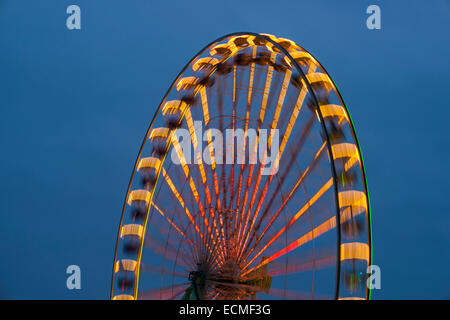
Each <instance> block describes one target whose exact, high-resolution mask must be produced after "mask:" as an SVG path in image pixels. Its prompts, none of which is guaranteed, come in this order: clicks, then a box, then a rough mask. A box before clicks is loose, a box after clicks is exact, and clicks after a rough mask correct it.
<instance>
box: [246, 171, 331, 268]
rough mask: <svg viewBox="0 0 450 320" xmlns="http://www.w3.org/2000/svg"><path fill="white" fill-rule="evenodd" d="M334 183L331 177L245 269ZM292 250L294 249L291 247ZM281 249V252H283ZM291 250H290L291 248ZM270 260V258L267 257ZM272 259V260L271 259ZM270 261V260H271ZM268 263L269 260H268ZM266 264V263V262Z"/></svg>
mask: <svg viewBox="0 0 450 320" xmlns="http://www.w3.org/2000/svg"><path fill="white" fill-rule="evenodd" d="M332 185H333V178H330V180H328V181H327V183H325V184H324V185H323V186H322V187H321V188H320V189H319V191H318V192H317V193H316V194H315V195H314V196H313V197H312V198H311V199H310V200H309V201H308V202H307V203H306V204H305V205H304V206H303V207H302V208H301V209H300V210H299V211H298V212H297V213H296V214H295V215H294V217H292V218H291V220H290V221H289V223H288V224H286V225H285V226H284V227H282V228H281V229H280V230H279V231H278V232H277V233H276V234H275V235H274V236H273V237H272V238H271V239H270V240H269V241H268V242H267V243H266V244H265V245H264V247H263V248H262V249H261V250H260V251H259V252H258V253H257V254H256V255H255V256H254V257H253V258H252V259H251V260H250V261H249V262H247V264H246V265H245V266H244V269H246V268H247V267H248V266H249V265H250V264H251V263H252V262H253V261H255V259H256V258H257V257H259V256H260V255H261V254H262V253H263V252H264V251H265V250H266V249H267V248H268V247H269V246H270V245H272V244H273V243H274V242H275V240H277V239H278V238H279V237H280V236H281V235H282V234H283V233H284V232H285V231H286V230H287V229H288V228H289V227H291V226H292V224H293V223H294V222H295V221H297V220H298V219H299V218H300V216H302V215H303V214H304V213H305V212H306V210H308V209H309V208H310V207H311V206H312V205H313V204H314V203H315V202H316V201H317V200H318V199H319V198H320V197H321V196H322V195H323V194H324V193H325V192H326V191H328V190H329V189H330V188H331V186H332ZM261 238H262V237H259V238H258V240H261ZM258 240H257V242H259V241H258ZM291 250H292V249H291ZM282 251H283V250H281V251H280V252H282ZM289 251H290V250H289ZM266 260H267V261H268V259H266ZM270 261H271V260H270ZM270 261H268V262H270ZM266 263H267V262H266ZM264 264H265V263H264Z"/></svg>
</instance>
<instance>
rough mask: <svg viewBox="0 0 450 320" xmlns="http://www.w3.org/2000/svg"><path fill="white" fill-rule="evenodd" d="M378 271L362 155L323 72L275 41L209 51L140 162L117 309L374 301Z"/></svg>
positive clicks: (250, 40)
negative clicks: (198, 302)
mask: <svg viewBox="0 0 450 320" xmlns="http://www.w3.org/2000/svg"><path fill="white" fill-rule="evenodd" d="M370 263H371V231H370V209H369V198H368V192H367V186H366V180H365V173H364V167H363V162H362V157H361V152H360V149H359V145H358V141H357V138H356V134H355V130H354V128H353V124H352V121H351V119H350V115H349V113H348V111H347V108H346V106H345V104H344V102H343V100H342V98H341V96H340V94H339V92H338V90H337V88H336V86H335V84H334V82H333V81H332V79H331V77H330V76H329V75H328V73H327V72H326V71H325V69H324V68H323V67H322V66H321V65H320V63H319V62H318V61H317V60H316V59H315V58H314V57H313V56H312V55H311V54H309V53H308V52H307V51H306V50H304V49H303V48H301V47H299V46H298V45H297V44H295V43H294V42H292V41H291V40H288V39H283V38H277V37H275V36H272V35H268V34H256V33H235V34H231V35H227V36H224V37H221V38H219V39H217V40H216V41H214V42H213V43H211V44H210V45H208V46H207V47H205V48H204V49H203V50H201V51H200V52H199V53H198V54H197V55H196V56H195V57H194V58H193V59H192V60H191V61H190V62H189V63H188V64H187V65H186V66H185V68H184V69H183V70H182V71H181V73H180V74H179V75H178V77H177V78H176V79H175V81H174V82H173V83H172V85H171V86H170V88H169V90H168V92H167V93H166V95H165V96H164V98H163V99H162V102H161V104H160V106H159V107H158V110H157V112H156V114H155V116H154V118H153V120H152V121H151V123H150V127H149V129H148V131H147V133H146V135H145V139H144V142H143V143H142V146H141V149H140V151H139V154H138V157H137V160H136V163H135V166H134V169H133V173H132V176H131V180H130V184H129V187H128V191H127V194H126V198H125V203H124V206H123V210H122V217H121V221H120V226H119V231H118V236H117V243H116V251H115V257H114V265H113V277H112V284H111V298H112V299H115V300H119V299H367V298H369V297H370V290H369V289H368V288H367V286H366V278H367V275H366V269H367V267H368V265H370Z"/></svg>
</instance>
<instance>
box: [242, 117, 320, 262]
mask: <svg viewBox="0 0 450 320" xmlns="http://www.w3.org/2000/svg"><path fill="white" fill-rule="evenodd" d="M312 119H313V116H312V115H311V117H310V120H309V121H308V123H307V125H306V128H305V131H304V135H303V136H302V137H301V138H300V139H299V142H298V143H296V149H295V150H294V151H293V152H292V155H291V157H290V160H289V162H288V164H287V165H286V170H285V172H284V173H283V175H282V177H281V179H280V180H281V183H278V184H277V186H276V189H275V190H274V192H273V193H272V196H271V198H270V200H269V202H268V203H267V205H266V208H265V210H264V211H263V213H262V214H261V217H260V219H259V221H258V222H256V227H255V228H253V230H252V232H251V236H250V242H249V243H252V241H253V239H254V238H255V236H256V232H257V231H258V230H259V228H260V226H261V224H262V222H263V221H264V218H265V217H266V215H267V213H268V212H269V210H270V208H271V206H272V204H273V203H274V200H275V197H276V196H277V194H278V192H279V191H280V188H281V186H282V184H283V182H284V180H285V179H286V177H287V175H288V173H289V172H290V169H291V167H292V165H293V164H294V163H295V159H296V156H297V154H298V153H299V152H300V150H301V148H302V146H303V144H304V142H305V140H306V135H307V134H308V132H309V131H310V129H311V127H312V123H313V122H312ZM324 145H325V144H324ZM324 145H323V146H322V147H321V148H320V149H319V151H318V152H317V154H316V156H315V157H314V159H313V160H312V162H311V163H310V165H309V166H308V167H307V169H306V170H305V172H304V173H303V174H302V175H301V177H300V178H299V179H298V181H297V183H296V185H295V186H294V188H293V190H292V191H291V192H290V193H289V196H288V198H287V199H286V200H285V201H284V204H283V205H282V207H281V208H280V209H279V210H277V211H276V213H275V214H274V215H272V218H271V220H270V221H269V223H268V224H267V226H266V228H265V229H264V230H263V231H262V232H261V234H260V236H259V237H258V239H257V240H256V243H255V244H256V245H257V244H258V243H259V241H260V240H261V238H262V237H263V236H264V234H265V233H266V232H267V230H268V229H269V228H270V227H271V225H272V224H273V222H274V221H275V220H276V219H277V218H278V216H279V214H280V213H281V211H282V209H283V208H284V206H285V204H286V203H287V201H288V200H289V199H290V197H291V196H292V195H293V194H294V192H295V191H296V190H297V188H298V186H299V185H300V183H301V182H302V181H303V180H304V178H305V177H306V175H307V173H308V172H309V168H311V167H313V166H314V165H315V164H316V163H317V160H318V159H319V157H320V155H321V154H322V151H323V149H324V148H323V147H324ZM272 177H273V176H270V178H268V179H267V180H266V184H265V187H264V189H263V190H262V194H261V195H260V197H259V203H258V205H257V207H256V211H255V214H254V220H256V217H257V216H258V212H259V210H260V208H261V205H262V203H263V201H264V199H265V196H266V194H267V188H268V185H269V183H270V182H271V180H272ZM254 223H255V222H254ZM249 234H250V233H248V235H249ZM251 251H252V250H251ZM251 251H250V252H248V253H247V254H246V256H245V258H244V261H245V259H247V257H248V256H249V254H250V253H251Z"/></svg>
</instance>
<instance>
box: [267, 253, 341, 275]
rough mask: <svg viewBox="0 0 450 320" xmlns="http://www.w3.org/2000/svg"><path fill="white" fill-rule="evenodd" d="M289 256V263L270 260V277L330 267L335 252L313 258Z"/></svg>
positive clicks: (334, 257) (333, 260)
mask: <svg viewBox="0 0 450 320" xmlns="http://www.w3.org/2000/svg"><path fill="white" fill-rule="evenodd" d="M292 259H293V258H292V257H290V258H289V263H286V262H281V261H280V262H277V261H272V262H271V270H270V271H269V272H268V274H269V275H270V276H271V277H277V276H283V277H284V276H286V275H290V274H296V273H301V272H307V271H312V270H320V269H325V268H330V267H333V266H335V265H336V253H334V252H333V253H328V254H326V255H320V256H318V257H315V258H314V259H311V258H309V260H306V259H304V258H303V259H294V261H292Z"/></svg>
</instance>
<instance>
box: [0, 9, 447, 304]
mask: <svg viewBox="0 0 450 320" xmlns="http://www.w3.org/2000/svg"><path fill="white" fill-rule="evenodd" d="M71 4H76V5H78V6H80V8H81V30H68V29H67V27H66V19H67V17H68V14H66V8H67V7H68V6H69V5H71ZM371 4H377V5H379V6H380V8H381V29H380V30H369V29H368V28H367V27H366V19H367V17H368V16H369V15H368V14H366V8H367V7H368V6H369V5H371ZM237 31H251V32H261V33H270V34H274V35H276V36H279V37H284V38H289V39H292V40H293V41H295V42H296V43H298V44H299V45H301V46H302V47H304V48H305V49H307V50H308V51H309V52H311V53H312V54H313V55H314V56H315V57H316V58H317V59H318V60H319V61H320V62H321V63H322V64H323V65H324V67H325V68H326V69H327V71H328V72H329V73H330V75H331V76H332V77H333V79H334V81H335V82H336V84H337V86H338V88H339V90H340V92H341V94H342V96H343V98H344V100H345V102H346V104H347V107H348V109H349V112H350V114H351V116H352V119H353V121H354V124H355V129H356V133H357V135H358V139H359V142H360V145H361V150H362V154H363V156H364V163H365V166H366V173H367V182H368V188H369V192H370V203H371V209H372V227H373V231H372V234H373V258H374V260H373V263H374V264H376V265H379V266H380V268H381V290H374V291H373V294H372V297H373V298H374V299H450V273H449V272H448V270H449V265H450V250H449V248H450V232H449V228H450V202H449V199H450V196H449V192H450V188H449V181H450V173H449V172H450V171H449V170H448V165H449V163H450V138H449V136H450V135H449V132H448V131H449V130H448V128H449V124H448V121H449V119H450V96H449V89H448V87H449V86H450V80H449V76H450V63H449V58H450V41H449V34H450V1H446V0H433V1H406V0H401V1H379V0H373V1H365V0H352V1H324V0H308V1H303V0H296V1H283V0H279V1H264V0H257V1H235V0H232V1H221V2H219V1H212V0H209V1H173V0H172V1H150V0H129V1H117V0H110V1H106V0H96V1H92V0H71V1H66V0H45V1H37V0H34V1H24V0H0V108H1V109H0V110H1V116H0V130H1V131H0V142H1V147H2V152H1V159H0V180H1V181H2V183H1V184H0V189H1V190H0V200H1V201H0V212H1V224H0V252H1V253H2V258H1V262H0V274H1V275H2V277H1V278H0V298H1V299H107V298H109V290H110V281H111V271H112V264H113V259H114V249H115V241H116V236H117V230H118V227H119V222H120V215H121V210H122V205H123V201H124V197H125V194H126V190H127V186H128V182H129V178H130V174H131V172H132V169H133V166H134V161H135V159H136V155H137V153H138V150H139V147H140V144H141V142H142V139H143V137H144V135H145V132H146V130H147V128H148V125H149V124H150V121H151V119H152V117H153V115H154V113H155V111H156V109H157V107H158V104H159V103H160V101H161V98H162V97H163V95H164V94H165V92H166V90H167V88H168V87H169V86H170V84H171V83H172V81H173V80H174V79H175V77H176V75H177V74H178V73H179V71H180V70H181V69H182V68H183V66H184V65H185V64H186V63H187V62H188V61H189V60H190V59H191V58H192V57H193V56H194V55H195V54H196V53H197V52H198V51H199V50H200V49H201V48H203V47H204V46H205V45H206V44H208V43H210V42H211V41H213V40H214V39H216V38H218V37H220V36H222V35H225V34H228V33H232V32H237ZM72 264H76V265H79V266H80V268H81V273H82V289H81V290H79V291H77V290H72V291H71V290H68V289H67V288H66V277H67V275H66V267H67V266H68V265H72Z"/></svg>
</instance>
